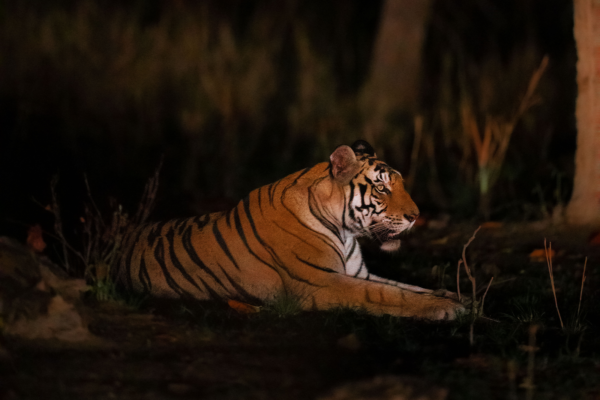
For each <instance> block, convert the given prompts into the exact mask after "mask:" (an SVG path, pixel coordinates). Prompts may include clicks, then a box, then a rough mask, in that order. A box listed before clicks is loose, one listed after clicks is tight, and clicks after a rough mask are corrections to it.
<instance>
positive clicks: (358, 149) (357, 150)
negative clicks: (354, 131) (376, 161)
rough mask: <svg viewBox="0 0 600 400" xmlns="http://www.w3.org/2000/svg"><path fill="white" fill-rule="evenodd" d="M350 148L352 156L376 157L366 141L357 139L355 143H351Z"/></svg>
mask: <svg viewBox="0 0 600 400" xmlns="http://www.w3.org/2000/svg"><path fill="white" fill-rule="evenodd" d="M351 147H352V150H354V154H356V155H357V156H362V155H363V154H367V155H369V156H373V157H377V154H375V149H373V146H371V145H370V144H369V142H367V141H366V140H361V139H359V140H357V141H356V142H354V143H352V146H351Z"/></svg>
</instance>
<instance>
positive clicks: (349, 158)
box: [329, 145, 360, 185]
mask: <svg viewBox="0 0 600 400" xmlns="http://www.w3.org/2000/svg"><path fill="white" fill-rule="evenodd" d="M329 160H330V161H331V174H332V175H333V179H334V180H336V181H337V182H339V183H341V184H344V185H345V184H347V183H348V182H350V180H351V179H352V177H353V176H354V175H356V173H357V172H358V170H359V168H360V165H359V163H358V161H357V160H356V155H355V154H354V150H352V149H351V148H350V147H349V146H345V145H342V146H338V148H337V149H335V151H334V152H333V153H331V156H330V157H329Z"/></svg>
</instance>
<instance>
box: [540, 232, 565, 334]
mask: <svg viewBox="0 0 600 400" xmlns="http://www.w3.org/2000/svg"><path fill="white" fill-rule="evenodd" d="M549 248H550V250H548V248H547V247H546V239H545V238H544V252H545V253H546V264H547V265H548V273H549V274H550V284H551V285H552V293H553V294H554V304H555V305H556V312H557V313H558V319H559V320H560V327H561V328H563V329H564V328H565V325H564V324H563V320H562V317H561V316H560V310H559V309H558V299H557V298H556V288H555V287H554V272H553V270H552V242H550V243H549Z"/></svg>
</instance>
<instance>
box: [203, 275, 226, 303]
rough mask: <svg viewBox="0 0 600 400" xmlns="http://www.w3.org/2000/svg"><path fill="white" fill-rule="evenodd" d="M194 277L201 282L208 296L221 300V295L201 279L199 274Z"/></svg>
mask: <svg viewBox="0 0 600 400" xmlns="http://www.w3.org/2000/svg"><path fill="white" fill-rule="evenodd" d="M196 277H197V278H198V280H199V281H200V282H202V284H203V285H204V288H205V289H206V291H207V292H208V294H209V296H210V297H212V298H213V299H215V300H221V299H222V298H223V296H221V295H220V294H219V293H218V292H217V291H215V290H214V289H213V288H211V287H210V285H209V284H207V283H206V282H205V281H204V279H202V278H201V277H199V276H196ZM219 284H221V282H219ZM221 286H223V284H221ZM223 287H224V286H223Z"/></svg>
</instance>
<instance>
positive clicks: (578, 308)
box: [575, 257, 587, 327]
mask: <svg viewBox="0 0 600 400" xmlns="http://www.w3.org/2000/svg"><path fill="white" fill-rule="evenodd" d="M586 267H587V257H586V258H585V262H584V263H583V275H582V276H581V290H580V291H579V305H578V306H577V319H576V320H575V326H576V327H577V325H579V313H580V311H581V299H582V297H583V284H584V283H585V269H586Z"/></svg>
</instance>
